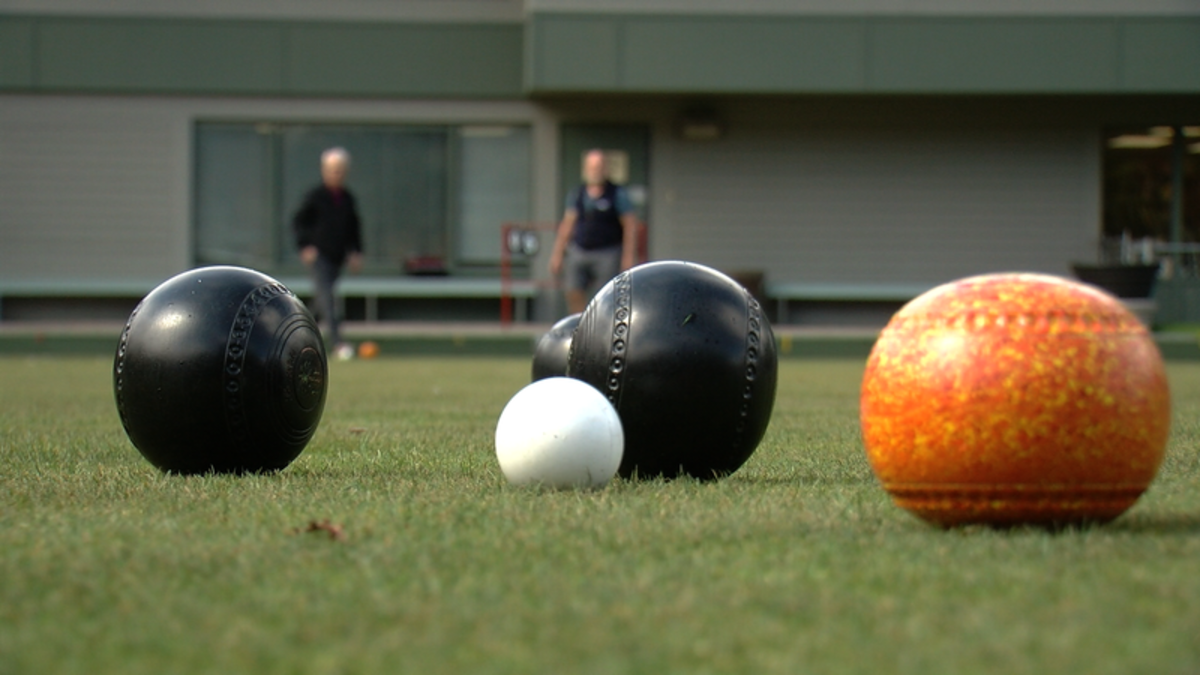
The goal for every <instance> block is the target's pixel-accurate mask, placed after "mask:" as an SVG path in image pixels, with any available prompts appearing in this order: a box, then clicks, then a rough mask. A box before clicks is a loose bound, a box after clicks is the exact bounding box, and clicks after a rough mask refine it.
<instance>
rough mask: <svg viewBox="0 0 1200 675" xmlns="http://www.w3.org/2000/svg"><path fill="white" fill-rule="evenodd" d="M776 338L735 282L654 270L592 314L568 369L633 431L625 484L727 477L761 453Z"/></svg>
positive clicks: (662, 266)
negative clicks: (632, 480) (684, 477)
mask: <svg viewBox="0 0 1200 675" xmlns="http://www.w3.org/2000/svg"><path fill="white" fill-rule="evenodd" d="M777 371H778V362H777V357H776V351H775V339H774V336H773V334H772V332H771V327H770V324H769V323H768V322H767V319H766V318H765V317H764V316H763V312H762V308H761V307H760V306H759V303H758V301H756V300H755V299H754V297H753V296H752V295H751V294H750V293H749V292H748V291H747V290H746V289H745V288H744V287H742V286H741V285H739V284H738V283H737V282H736V281H734V280H733V279H730V278H729V277H728V276H726V275H724V274H722V273H720V272H718V271H716V270H713V269H710V268H708V267H704V266H702V265H697V264H693V263H687V262H678V261H665V262H654V263H647V264H645V265H641V266H638V267H635V268H633V269H631V270H629V271H627V272H624V273H622V274H620V275H618V276H617V277H616V278H614V279H613V280H612V281H610V282H609V283H608V284H607V285H605V286H604V287H603V288H602V289H600V292H599V293H597V295H596V297H595V298H593V300H592V301H591V303H590V304H589V305H588V306H587V308H586V309H585V310H584V312H583V316H582V318H581V320H580V324H579V327H578V328H576V329H575V337H574V339H573V341H572V343H571V353H570V357H569V364H568V371H567V372H568V374H569V375H570V376H571V377H575V378H578V379H581V380H584V381H585V382H588V383H590V384H591V385H592V386H594V387H596V388H597V389H599V390H600V391H601V392H603V393H604V394H605V395H606V396H607V397H608V399H609V401H611V402H612V404H613V406H615V407H616V409H617V413H618V415H619V416H620V418H621V423H622V425H623V428H624V431H625V455H624V459H623V460H622V462H621V467H620V469H619V471H618V473H619V475H621V476H622V477H625V478H631V477H638V478H654V477H658V476H662V477H666V478H674V477H677V476H680V475H688V476H692V477H694V478H698V479H702V480H710V479H715V478H720V477H723V476H727V475H729V474H731V473H733V472H734V471H736V470H737V469H738V468H739V467H741V466H742V464H743V463H745V461H746V460H747V459H749V457H750V455H751V454H753V452H754V450H755V448H756V447H757V446H758V443H759V441H761V440H762V437H763V434H764V433H766V429H767V424H768V423H769V422H770V419H771V411H772V408H773V406H774V403H775V383H776V377H777Z"/></svg>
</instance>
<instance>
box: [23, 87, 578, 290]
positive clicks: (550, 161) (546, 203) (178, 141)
mask: <svg viewBox="0 0 1200 675" xmlns="http://www.w3.org/2000/svg"><path fill="white" fill-rule="evenodd" d="M197 120H251V121H254V120H282V121H288V120H300V121H309V122H329V121H336V122H340V123H347V122H356V121H361V122H364V123H373V122H389V123H403V122H412V123H417V124H427V123H430V122H440V123H448V124H454V123H463V124H468V123H483V124H491V123H517V124H532V125H533V126H534V131H535V133H534V153H535V159H534V161H535V164H536V166H535V172H537V173H540V174H541V175H545V174H546V172H547V171H553V167H554V166H555V160H556V156H555V154H554V153H555V146H554V145H553V140H554V135H553V133H552V131H553V128H554V127H553V121H552V120H551V119H550V118H548V117H546V116H545V115H544V114H542V113H541V112H540V111H538V109H537V108H536V107H535V106H533V105H532V104H529V103H525V102H483V101H475V102H470V101H463V102H456V101H441V102H438V101H412V102H407V101H392V102H387V101H320V100H288V99H200V98H151V97H97V96H90V97H82V96H79V97H75V96H22V95H0V157H2V158H3V159H4V161H3V162H0V282H6V281H7V282H18V283H20V282H54V283H55V284H60V285H62V286H63V287H64V288H65V287H69V286H70V287H74V286H77V285H78V283H79V282H87V281H93V280H96V281H133V282H144V281H154V280H161V279H163V278H165V277H167V276H169V275H171V274H174V273H176V272H179V271H180V270H182V269H186V268H187V267H190V266H191V265H192V264H193V256H192V245H191V240H192V181H193V180H194V178H193V175H192V173H193V161H192V149H191V144H192V130H193V124H194V122H195V121H197ZM538 158H541V161H540V162H539V159H538ZM535 198H536V199H538V200H539V201H538V202H536V203H535V205H534V213H535V217H536V218H539V219H550V218H552V217H554V214H556V213H557V211H558V209H559V205H558V198H557V197H556V196H554V195H552V194H551V193H550V192H549V191H548V190H546V189H544V188H541V189H539V191H538V192H537V193H536V194H535Z"/></svg>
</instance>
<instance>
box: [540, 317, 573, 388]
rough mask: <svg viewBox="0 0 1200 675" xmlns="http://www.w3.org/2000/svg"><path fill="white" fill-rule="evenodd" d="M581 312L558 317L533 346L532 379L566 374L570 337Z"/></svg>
mask: <svg viewBox="0 0 1200 675" xmlns="http://www.w3.org/2000/svg"><path fill="white" fill-rule="evenodd" d="M582 316H583V314H572V315H570V316H568V317H566V318H564V319H559V320H558V322H556V323H555V324H554V325H553V326H551V327H550V330H548V331H546V334H545V335H543V336H542V337H541V339H539V340H538V341H537V345H536V346H535V347H534V348H533V381H534V382H537V381H538V380H544V379H546V378H547V377H563V376H564V375H566V374H567V357H568V356H569V355H570V353H571V338H572V337H574V335H575V327H576V326H578V325H579V319H580V317H582Z"/></svg>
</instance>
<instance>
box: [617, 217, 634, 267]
mask: <svg viewBox="0 0 1200 675" xmlns="http://www.w3.org/2000/svg"><path fill="white" fill-rule="evenodd" d="M621 230H622V235H621V270H622V271H624V270H627V269H629V268H630V267H633V265H634V263H636V262H637V244H638V217H637V213H636V212H634V211H630V212H629V213H626V214H625V215H623V216H621Z"/></svg>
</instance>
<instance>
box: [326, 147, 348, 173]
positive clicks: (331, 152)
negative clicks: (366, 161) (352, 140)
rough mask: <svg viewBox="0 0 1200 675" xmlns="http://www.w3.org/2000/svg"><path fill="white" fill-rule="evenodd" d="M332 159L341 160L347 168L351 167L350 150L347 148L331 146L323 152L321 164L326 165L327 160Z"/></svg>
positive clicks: (330, 160)
mask: <svg viewBox="0 0 1200 675" xmlns="http://www.w3.org/2000/svg"><path fill="white" fill-rule="evenodd" d="M332 161H340V162H341V163H342V164H344V165H345V166H346V168H349V167H350V152H349V151H348V150H346V149H345V148H343V147H341V146H338V147H336V148H329V149H328V150H326V151H325V152H322V153H321V166H324V165H325V163H326V162H332Z"/></svg>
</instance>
